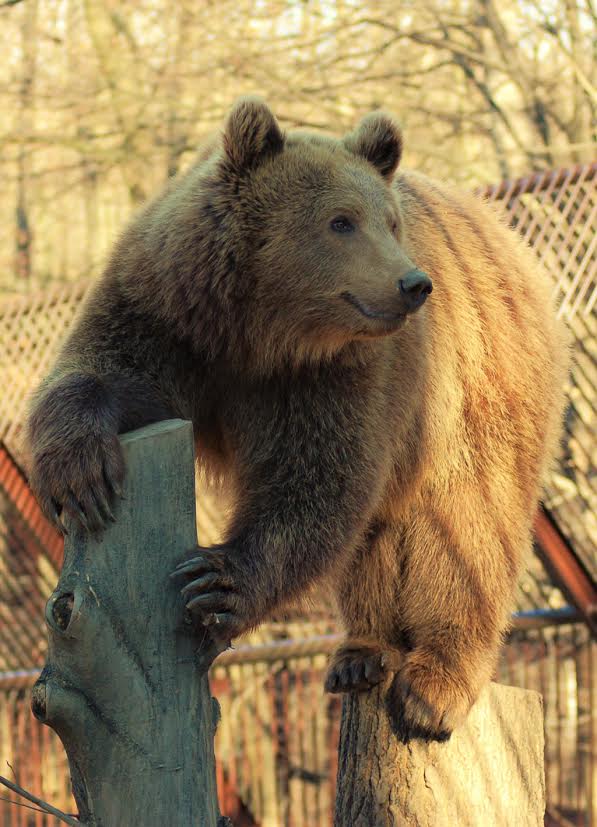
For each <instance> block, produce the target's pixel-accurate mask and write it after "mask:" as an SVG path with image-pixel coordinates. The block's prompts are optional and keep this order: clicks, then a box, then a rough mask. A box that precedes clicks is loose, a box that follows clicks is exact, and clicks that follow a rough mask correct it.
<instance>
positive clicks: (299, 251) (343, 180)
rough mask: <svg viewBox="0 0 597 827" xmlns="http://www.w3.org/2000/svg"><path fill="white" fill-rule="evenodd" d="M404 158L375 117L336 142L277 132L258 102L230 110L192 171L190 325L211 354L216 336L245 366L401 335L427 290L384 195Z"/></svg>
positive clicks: (395, 131)
mask: <svg viewBox="0 0 597 827" xmlns="http://www.w3.org/2000/svg"><path fill="white" fill-rule="evenodd" d="M401 150H402V137H401V132H400V129H399V127H398V126H397V124H396V123H395V122H394V121H393V120H392V119H391V118H390V117H389V116H387V115H385V114H383V113H373V114H370V115H368V116H367V117H365V118H364V119H363V120H362V121H361V122H360V124H359V125H358V126H357V128H356V129H355V130H354V131H353V132H351V133H349V134H348V135H346V136H345V137H344V138H342V139H334V138H330V137H325V136H322V135H317V134H311V133H308V132H301V131H296V132H290V133H289V134H287V135H285V134H284V133H283V132H282V130H281V129H280V127H279V125H278V123H277V121H276V119H275V117H274V115H273V114H272V112H271V111H270V109H269V108H268V107H267V106H266V104H265V103H263V102H262V101H261V100H260V99H257V98H245V99H241V100H240V101H239V102H238V103H237V104H236V105H235V106H234V108H233V109H232V111H231V112H230V115H229V117H228V120H227V122H226V125H225V128H224V131H223V135H222V139H221V142H216V143H215V144H212V145H211V146H210V147H208V150H207V151H206V152H204V154H203V156H202V157H201V161H200V162H199V167H198V168H199V170H200V177H199V185H200V188H201V193H202V196H203V197H202V200H201V212H202V216H201V221H200V232H201V234H202V238H203V240H204V241H203V249H204V254H205V259H204V260H203V261H202V262H201V263H199V261H197V266H198V267H201V269H202V270H203V271H204V273H205V280H204V284H203V286H201V287H199V285H198V288H199V289H200V290H201V291H202V292H203V291H207V292H206V293H205V295H204V296H203V298H204V299H205V304H204V305H203V302H201V304H202V305H203V306H202V308H201V312H202V319H201V321H200V322H198V324H200V325H201V327H202V329H203V331H204V333H205V337H206V338H207V339H209V342H210V344H211V345H212V346H213V345H214V344H215V343H216V341H217V342H218V343H219V344H218V346H217V348H216V349H217V350H220V351H221V341H222V339H223V338H225V339H226V343H227V350H228V352H229V353H230V352H235V353H237V354H239V356H240V354H241V352H242V357H241V358H242V360H243V364H246V362H247V359H249V360H250V359H251V358H252V359H253V360H254V361H255V362H256V363H259V364H261V366H263V367H267V366H270V367H271V366H273V365H275V364H277V363H279V362H280V360H289V361H290V362H295V363H301V362H304V361H306V360H307V361H308V360H317V359H321V358H325V357H326V356H330V355H332V354H334V353H336V352H337V351H338V350H339V349H342V348H343V347H344V346H345V345H346V344H347V343H350V342H353V341H355V340H362V339H371V338H374V337H380V336H387V335H390V334H393V333H395V332H396V331H397V330H399V328H400V327H401V326H402V325H403V324H404V322H405V320H406V318H407V316H408V315H409V314H412V313H413V312H415V311H416V310H417V309H418V308H420V307H421V306H422V305H423V303H424V302H425V299H426V298H427V295H428V294H429V293H430V292H431V281H430V279H429V278H428V277H427V276H426V275H425V274H424V273H422V272H421V271H420V270H418V269H417V268H416V264H415V263H414V262H413V261H411V260H410V258H409V257H408V255H407V252H406V250H405V245H404V243H403V241H404V239H403V227H402V219H401V215H400V208H399V204H398V202H397V198H396V195H395V192H394V190H393V188H392V186H391V184H392V177H393V174H394V171H395V170H396V167H397V166H398V163H399V161H400V155H401ZM192 186H196V184H192ZM195 226H197V225H195Z"/></svg>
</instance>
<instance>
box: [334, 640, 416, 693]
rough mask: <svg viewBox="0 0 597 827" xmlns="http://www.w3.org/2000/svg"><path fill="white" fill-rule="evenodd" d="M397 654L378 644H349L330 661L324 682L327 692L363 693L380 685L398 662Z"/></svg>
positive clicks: (342, 647)
mask: <svg viewBox="0 0 597 827" xmlns="http://www.w3.org/2000/svg"><path fill="white" fill-rule="evenodd" d="M399 657H400V656H399V653H398V652H397V651H394V650H392V649H384V648H382V646H381V644H379V645H378V644H375V643H372V644H370V643H362V644H361V643H354V642H353V643H350V642H347V643H346V644H343V645H342V646H340V648H339V649H338V650H337V651H336V652H335V654H334V655H333V657H332V661H331V663H330V665H329V668H328V673H327V677H326V681H325V690H326V692H332V693H337V692H364V691H366V690H367V689H371V688H372V687H373V686H377V684H379V683H381V682H382V681H383V680H384V679H385V677H386V675H387V674H388V673H389V672H393V671H394V670H395V669H396V668H397V666H398V662H399Z"/></svg>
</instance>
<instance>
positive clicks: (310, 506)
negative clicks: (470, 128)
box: [28, 99, 567, 738]
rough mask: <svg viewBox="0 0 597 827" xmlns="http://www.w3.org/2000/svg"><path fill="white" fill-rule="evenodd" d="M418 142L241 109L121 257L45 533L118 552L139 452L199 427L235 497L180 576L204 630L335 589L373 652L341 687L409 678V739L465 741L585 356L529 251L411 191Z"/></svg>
mask: <svg viewBox="0 0 597 827" xmlns="http://www.w3.org/2000/svg"><path fill="white" fill-rule="evenodd" d="M401 146H402V138H401V133H400V130H399V128H398V126H397V125H396V124H395V122H394V121H393V120H392V119H391V118H390V117H388V116H386V115H384V114H381V113H377V114H372V115H369V116H368V117H366V118H365V119H364V120H363V121H362V122H361V124H360V125H359V126H358V127H357V129H356V130H355V131H354V132H352V133H350V134H348V135H347V136H345V137H344V138H343V139H333V138H329V137H323V136H320V135H315V134H308V133H302V132H290V133H289V134H287V135H285V134H284V133H283V132H282V131H281V129H280V127H279V125H278V123H277V122H276V120H275V118H274V116H273V115H272V113H271V112H270V110H269V109H268V108H267V106H266V105H265V104H264V103H262V102H261V101H259V100H258V99H244V100H241V101H240V102H239V103H237V105H236V106H235V107H234V108H233V110H232V112H231V113H230V115H229V118H228V121H227V123H226V125H225V128H224V131H223V135H222V136H221V137H220V138H219V139H218V140H217V141H215V142H212V143H211V144H210V145H209V147H208V148H207V149H205V150H203V151H202V152H201V153H200V155H199V157H198V160H197V162H196V163H195V164H194V165H193V166H192V167H191V168H190V170H189V171H188V172H186V173H185V174H183V175H181V176H180V177H178V178H176V179H175V180H174V181H172V182H171V183H170V184H169V185H168V186H167V187H166V188H165V190H164V191H163V192H162V193H161V194H160V195H158V196H157V197H156V198H155V199H154V200H153V201H152V202H151V203H149V204H148V205H147V206H146V207H145V208H144V209H143V210H142V211H141V212H140V213H139V214H138V215H137V216H136V218H134V219H133V221H132V223H131V224H130V226H129V227H128V228H127V229H126V231H125V232H124V234H123V235H122V237H121V239H120V240H119V242H118V243H117V245H116V247H115V250H114V252H113V254H112V257H111V259H110V261H109V263H108V266H107V268H106V271H105V273H104V275H103V277H102V278H101V279H100V281H99V283H98V284H97V286H96V287H95V290H94V292H93V294H92V295H91V297H90V299H89V300H88V302H87V304H86V306H85V308H84V310H83V312H82V314H81V316H80V318H79V320H78V323H77V324H76V326H75V329H74V331H73V332H72V334H71V335H70V337H69V338H68V341H67V342H66V344H65V346H64V348H63V350H62V352H61V354H60V356H59V358H58V361H57V364H56V366H55V368H54V370H53V372H52V373H51V375H50V376H49V377H48V378H47V380H46V381H45V382H44V383H43V384H42V386H41V388H40V389H39V391H38V392H37V394H36V396H35V398H34V400H33V403H32V406H31V411H30V416H29V421H28V441H29V446H30V455H31V484H32V486H33V488H34V490H35V491H36V493H37V496H38V498H39V501H40V503H41V505H42V506H43V508H44V510H45V512H46V514H47V515H48V516H49V517H50V518H52V519H53V520H54V521H55V522H56V523H57V525H59V526H62V525H63V523H62V519H63V515H64V514H67V515H69V517H70V518H71V519H74V520H75V521H78V522H80V523H81V524H82V526H83V527H84V528H85V529H87V530H89V531H92V532H96V531H99V530H101V529H102V527H104V525H105V524H106V523H107V521H108V520H110V519H113V515H112V508H113V499H114V497H115V496H117V495H118V494H119V492H120V488H121V484H122V480H123V475H124V471H125V469H124V467H123V460H122V454H121V451H120V445H119V440H118V436H117V435H118V434H119V433H122V432H123V431H127V430H129V429H132V428H137V427H139V426H142V425H145V424H147V423H150V422H153V421H156V420H159V419H164V418H170V417H182V418H185V419H190V420H192V422H193V426H194V433H195V438H196V448H197V457H198V460H199V462H200V463H202V464H203V466H204V467H205V468H206V469H207V471H208V472H209V473H211V474H213V475H214V476H217V477H221V478H223V479H224V480H225V481H227V482H228V484H229V485H230V486H231V487H232V488H233V490H234V492H235V493H234V509H233V516H232V519H231V522H230V526H229V529H228V535H227V539H226V542H225V543H223V544H222V545H221V546H218V547H216V548H198V549H195V550H194V551H193V553H192V554H191V555H190V556H189V557H187V558H185V560H184V561H183V562H182V563H181V565H180V567H179V569H178V572H177V573H178V574H180V576H181V577H185V578H186V579H185V580H183V583H185V584H186V585H184V589H183V591H184V594H185V596H186V601H187V606H188V607H189V609H190V610H191V611H192V612H194V613H196V614H197V616H198V618H199V619H200V620H201V621H202V622H203V623H204V624H205V625H207V626H209V628H210V630H211V631H212V633H213V634H214V635H215V636H216V637H218V636H219V637H221V638H222V639H223V640H228V639H230V638H231V637H234V636H236V635H238V634H239V633H241V632H244V631H246V630H247V629H249V628H251V627H254V626H255V625H256V624H258V623H259V622H260V621H262V620H263V619H264V618H266V617H267V616H268V615H269V614H270V613H272V612H273V611H274V610H276V609H279V608H280V607H281V606H283V605H284V604H286V603H288V602H289V601H292V600H294V599H296V598H297V597H299V596H300V595H302V594H304V593H305V592H306V591H307V590H308V589H309V587H311V586H312V584H314V583H315V582H316V581H324V582H325V579H326V578H327V582H329V583H330V584H331V590H332V591H333V593H334V594H335V598H336V602H337V605H338V610H339V613H340V615H341V617H342V619H343V622H344V624H345V627H346V633H347V639H346V642H345V644H344V645H343V646H341V647H340V649H339V651H338V652H337V654H336V655H335V657H334V658H333V659H332V662H331V666H330V669H329V673H328V677H327V682H326V685H327V688H328V690H329V691H332V692H341V691H350V690H362V689H366V688H367V687H369V686H372V685H374V684H376V683H378V682H380V681H385V680H386V679H387V681H388V685H389V695H388V697H389V698H390V703H391V705H392V704H393V705H394V707H393V708H394V711H395V712H396V715H397V716H398V718H399V719H400V720H401V721H402V725H403V727H404V728H405V731H406V732H408V733H411V734H415V735H416V734H422V735H427V736H430V737H439V738H441V737H445V736H446V735H448V734H449V733H450V732H451V730H452V729H453V728H454V727H455V726H456V725H457V724H458V723H459V722H460V721H461V720H462V719H463V717H464V716H465V715H466V713H467V711H468V709H469V708H470V706H471V704H472V703H473V702H474V700H475V698H476V697H477V695H478V693H479V691H480V689H481V688H482V686H483V685H484V684H485V683H486V682H487V681H488V680H489V679H490V676H491V674H492V671H493V669H494V665H495V661H496V654H497V652H498V648H499V645H500V639H501V636H502V633H503V631H504V629H505V628H506V626H507V624H508V617H509V613H510V611H511V609H512V605H513V594H514V589H515V584H516V580H517V575H518V573H519V571H520V567H521V561H522V560H523V557H524V555H525V552H526V551H527V550H528V549H529V547H530V545H531V523H532V518H533V515H534V512H535V509H536V506H537V500H538V496H539V494H540V484H541V478H542V475H543V473H544V471H545V469H546V466H547V464H548V462H549V460H550V457H551V456H552V454H553V452H554V449H555V447H556V444H557V439H558V430H559V424H560V418H561V410H562V403H563V385H564V381H565V376H566V369H567V346H566V336H565V333H564V329H563V327H562V325H561V323H560V322H558V321H556V316H555V313H554V308H553V305H552V301H551V298H550V292H551V285H550V283H549V281H548V279H547V278H546V277H545V276H544V275H543V274H542V273H541V272H539V270H538V268H537V266H536V264H535V260H534V257H533V255H532V254H531V253H529V252H528V251H527V250H526V249H525V248H524V245H523V243H522V241H521V240H519V238H518V237H517V236H516V235H515V234H514V233H513V232H512V231H510V230H509V229H507V228H506V227H505V226H503V224H502V223H501V222H500V221H499V220H498V218H497V217H496V216H495V215H494V213H493V212H492V210H491V209H490V208H488V207H487V206H484V205H483V204H482V203H480V202H479V201H478V200H476V199H475V198H474V197H473V196H471V195H465V194H461V193H458V192H456V191H453V190H452V189H450V188H448V187H446V186H443V185H439V184H437V183H434V182H432V181H430V180H428V179H427V178H425V177H423V176H421V175H418V174H415V173H410V172H409V173H403V174H399V175H394V173H395V170H396V167H397V165H398V162H399V160H400V155H401ZM432 289H433V293H431V291H432ZM182 551H183V550H181V552H182Z"/></svg>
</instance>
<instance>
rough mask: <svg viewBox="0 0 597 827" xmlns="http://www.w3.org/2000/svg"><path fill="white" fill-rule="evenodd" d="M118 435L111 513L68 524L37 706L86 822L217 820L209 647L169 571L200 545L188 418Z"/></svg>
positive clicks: (200, 825)
mask: <svg viewBox="0 0 597 827" xmlns="http://www.w3.org/2000/svg"><path fill="white" fill-rule="evenodd" d="M121 441H122V445H123V450H124V453H125V459H126V463H127V478H126V484H125V491H124V500H123V501H122V502H121V503H120V504H119V506H118V509H117V512H116V518H117V519H116V523H115V524H114V525H113V526H111V527H110V528H109V529H108V530H107V531H106V532H105V534H104V536H103V537H102V538H100V539H93V538H90V537H89V536H87V535H86V534H85V533H84V532H83V531H81V530H78V529H77V528H76V527H75V526H74V525H72V526H69V528H70V533H69V536H68V537H67V538H66V541H65V554H64V566H63V569H62V573H61V575H60V579H59V582H58V586H57V588H56V590H55V591H54V593H53V594H52V596H51V597H50V599H49V601H48V604H47V607H46V619H47V625H48V630H49V633H48V634H49V648H48V656H47V661H46V666H45V668H44V670H43V672H42V674H41V676H40V678H39V680H38V681H37V683H36V685H35V687H34V689H33V697H32V709H33V712H34V714H35V715H36V717H37V718H38V719H39V720H40V721H43V723H46V724H48V725H49V726H51V727H52V728H53V729H55V730H56V732H57V733H58V735H59V736H60V738H61V740H62V742H63V744H64V746H65V748H66V752H67V755H68V760H69V765H70V772H71V779H72V784H73V792H74V796H75V799H76V802H77V805H78V808H79V817H80V819H81V821H82V822H84V823H85V824H87V825H102V827H133V825H143V827H164V825H168V827H179V826H180V827H183V825H184V827H189V825H194V827H195V826H196V827H216V824H217V823H218V807H217V797H216V781H215V766H214V754H213V735H214V730H215V724H216V719H217V715H216V708H217V705H216V704H215V702H212V698H211V695H210V692H209V685H208V680H207V669H208V666H209V664H210V661H211V659H212V657H213V656H214V655H215V654H216V652H214V651H210V650H209V648H208V649H207V650H205V651H202V652H199V653H198V652H196V649H197V645H198V640H197V637H196V634H195V633H194V630H193V627H192V626H191V625H190V623H189V622H188V621H187V620H186V619H185V616H184V606H183V600H182V597H181V596H180V594H179V589H180V583H177V582H175V581H173V580H171V579H170V574H171V572H172V571H173V570H174V568H175V566H176V564H177V563H178V562H180V560H181V559H182V558H183V557H184V554H185V552H186V551H188V550H189V549H190V548H192V547H193V546H194V545H196V542H197V541H196V526H195V488H194V453H193V435H192V427H191V425H190V423H188V422H182V421H180V420H172V421H169V422H162V423H159V424H156V425H151V426H149V427H146V428H143V429H141V430H138V431H134V432H132V433H129V434H126V435H124V436H123V437H122V438H121Z"/></svg>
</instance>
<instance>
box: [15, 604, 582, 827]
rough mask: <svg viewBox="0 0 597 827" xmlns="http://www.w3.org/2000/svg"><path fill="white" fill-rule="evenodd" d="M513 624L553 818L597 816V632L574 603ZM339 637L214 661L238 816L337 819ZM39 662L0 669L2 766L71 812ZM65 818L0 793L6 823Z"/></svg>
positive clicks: (509, 668)
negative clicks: (540, 736)
mask: <svg viewBox="0 0 597 827" xmlns="http://www.w3.org/2000/svg"><path fill="white" fill-rule="evenodd" d="M513 626H514V628H513V631H512V633H511V635H510V638H509V640H508V643H507V645H506V646H505V647H504V651H503V655H502V658H501V661H500V663H499V667H498V670H497V673H496V679H497V680H498V681H500V682H501V683H505V684H511V685H515V686H519V687H524V688H526V689H534V690H537V691H538V692H540V693H541V694H542V696H543V699H544V734H545V775H546V791H547V817H546V824H547V825H550V827H555V825H560V827H572V826H573V825H574V827H595V825H597V818H596V813H595V811H594V808H595V792H596V791H595V790H594V788H593V783H594V782H593V772H594V765H593V764H592V760H591V757H592V755H593V754H594V750H595V746H596V744H597V740H596V732H595V722H594V718H592V717H591V705H593V708H597V707H596V701H597V698H596V697H595V696H596V694H597V687H596V685H595V669H596V667H597V661H596V658H595V654H596V652H595V644H593V643H592V642H591V639H590V636H589V634H588V632H587V629H586V626H584V624H582V623H580V622H579V621H578V620H577V615H576V613H575V612H574V610H572V609H565V610H555V611H543V612H530V613H524V614H523V615H522V616H520V617H518V618H517V619H515V621H514V624H513ZM336 642H337V641H336V638H335V636H333V635H326V636H312V637H310V638H306V639H303V640H281V641H272V642H271V643H266V644H262V645H259V646H239V648H238V649H232V650H229V651H227V652H225V653H223V654H222V655H220V656H219V658H218V660H217V661H216V662H215V664H214V666H213V667H212V670H211V684H212V691H213V693H214V694H215V695H216V696H217V697H218V699H219V701H220V704H221V707H222V720H221V722H220V726H219V729H218V732H217V735H216V756H217V776H218V790H219V796H220V805H221V810H222V812H224V813H226V814H227V815H229V816H231V817H232V818H233V821H234V824H235V827H251V826H252V827H256V825H258V826H259V827H330V825H331V824H332V817H333V807H334V797H335V780H336V770H337V745H338V735H339V721H340V701H339V698H338V696H334V695H325V694H324V692H323V675H324V671H325V665H326V662H327V656H328V653H329V652H330V651H331V650H332V649H333V647H334V646H335V644H336ZM38 674H39V672H38V671H37V670H22V671H17V672H13V673H4V674H0V744H1V748H0V757H1V760H2V765H3V769H4V774H10V775H12V771H11V770H10V768H9V767H7V766H6V762H8V763H9V764H10V767H12V770H14V774H15V776H16V778H17V779H18V783H20V784H21V785H22V786H24V787H26V788H27V789H29V790H31V791H32V792H34V793H35V794H36V795H39V796H40V797H42V798H44V799H45V800H47V801H51V802H52V803H54V804H55V805H57V806H59V807H60V808H61V809H63V810H65V811H66V812H73V811H74V809H73V808H74V804H73V802H72V799H71V797H70V792H69V781H68V778H69V776H68V767H67V764H66V757H65V755H64V751H63V749H62V745H61V744H60V742H59V740H58V738H57V737H56V736H55V735H54V734H53V733H52V732H51V731H49V730H48V728H47V727H43V726H41V725H40V724H38V722H37V721H36V720H35V719H34V718H33V717H32V716H31V713H30V709H29V704H30V689H31V686H32V685H33V683H34V681H35V679H36V678H37V676H38ZM577 685H578V686H579V687H580V689H579V691H578V693H577V690H576V687H577ZM2 794H4V793H2ZM7 797H9V798H11V797H12V796H11V794H10V793H7ZM57 824H58V822H57V821H56V820H55V819H53V818H52V817H50V816H46V815H44V814H42V813H34V812H33V811H31V810H27V809H23V808H21V807H16V806H14V805H11V804H9V803H8V802H7V801H3V800H0V827H33V826H34V827H45V825H48V826H49V825H52V827H54V825H57Z"/></svg>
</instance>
